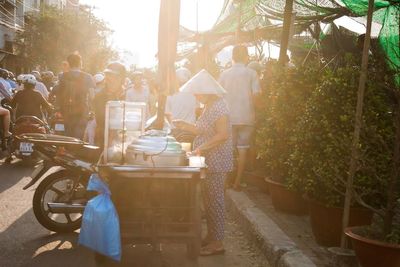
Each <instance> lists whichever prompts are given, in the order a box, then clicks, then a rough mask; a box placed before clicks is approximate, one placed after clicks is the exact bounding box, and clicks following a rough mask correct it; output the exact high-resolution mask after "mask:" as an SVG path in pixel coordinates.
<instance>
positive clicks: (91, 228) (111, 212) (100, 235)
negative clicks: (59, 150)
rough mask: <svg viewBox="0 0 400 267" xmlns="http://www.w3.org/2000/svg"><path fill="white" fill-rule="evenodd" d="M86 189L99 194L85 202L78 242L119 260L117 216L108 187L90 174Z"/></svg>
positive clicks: (119, 243) (119, 245) (119, 237)
mask: <svg viewBox="0 0 400 267" xmlns="http://www.w3.org/2000/svg"><path fill="white" fill-rule="evenodd" d="M87 190H89V191H97V192H99V193H100V194H99V195H98V196H96V197H94V198H92V199H91V200H89V201H88V203H87V204H86V208H85V211H84V212H83V217H82V226H81V232H80V234H79V241H78V243H79V244H81V245H83V246H85V247H88V248H90V249H92V250H94V251H96V252H98V253H100V254H103V255H105V256H108V257H110V258H112V259H113V260H116V261H120V260H121V235H120V229H119V218H118V214H117V211H116V209H115V207H114V204H113V203H112V201H111V198H110V195H111V192H110V189H109V188H108V186H107V185H106V184H105V183H104V182H103V181H102V180H101V179H100V178H99V177H98V175H97V174H92V175H91V176H90V180H89V183H88V187H87Z"/></svg>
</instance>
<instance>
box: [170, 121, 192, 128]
mask: <svg viewBox="0 0 400 267" xmlns="http://www.w3.org/2000/svg"><path fill="white" fill-rule="evenodd" d="M172 124H173V125H174V127H176V128H178V129H182V130H185V126H187V125H188V124H189V123H187V122H186V121H184V120H172Z"/></svg>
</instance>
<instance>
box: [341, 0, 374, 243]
mask: <svg viewBox="0 0 400 267" xmlns="http://www.w3.org/2000/svg"><path fill="white" fill-rule="evenodd" d="M374 1H375V0H369V2H368V15H367V30H366V33H365V39H364V48H363V54H362V62H361V73H360V80H359V84H358V94H357V108H356V115H355V126H354V132H353V142H352V147H351V159H350V167H349V176H348V178H347V185H346V196H345V202H344V211H343V225H342V226H343V228H342V239H341V242H340V247H341V248H346V247H347V242H346V240H347V239H346V235H345V234H344V229H345V228H346V227H348V225H349V218H350V205H351V198H352V195H353V194H352V193H353V182H354V176H355V173H356V170H357V165H358V157H359V151H358V147H359V143H360V131H361V122H362V112H363V104H364V92H365V82H366V81H367V71H368V54H369V46H370V42H371V25H372V15H373V13H374Z"/></svg>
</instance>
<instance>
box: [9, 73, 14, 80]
mask: <svg viewBox="0 0 400 267" xmlns="http://www.w3.org/2000/svg"><path fill="white" fill-rule="evenodd" d="M8 78H9V79H10V80H15V75H14V73H13V72H12V71H9V72H8Z"/></svg>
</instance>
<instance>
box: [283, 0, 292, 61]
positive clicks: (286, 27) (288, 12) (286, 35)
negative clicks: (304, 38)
mask: <svg viewBox="0 0 400 267" xmlns="http://www.w3.org/2000/svg"><path fill="white" fill-rule="evenodd" d="M293 3H294V0H286V3H285V13H284V18H283V29H282V37H281V47H280V50H279V62H280V63H281V64H284V63H285V62H286V53H287V49H288V47H289V39H290V27H291V25H292V22H291V20H292V16H293V15H292V13H293Z"/></svg>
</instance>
